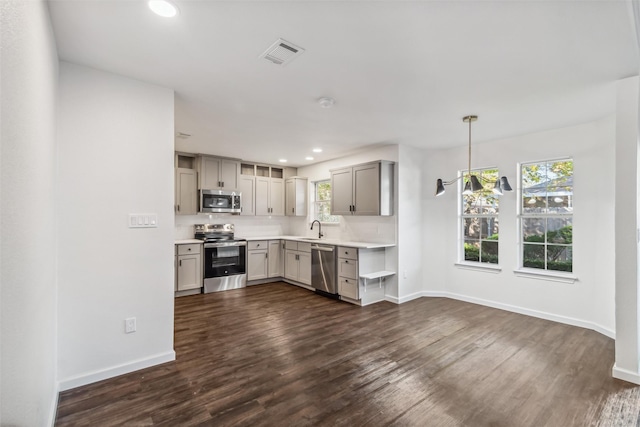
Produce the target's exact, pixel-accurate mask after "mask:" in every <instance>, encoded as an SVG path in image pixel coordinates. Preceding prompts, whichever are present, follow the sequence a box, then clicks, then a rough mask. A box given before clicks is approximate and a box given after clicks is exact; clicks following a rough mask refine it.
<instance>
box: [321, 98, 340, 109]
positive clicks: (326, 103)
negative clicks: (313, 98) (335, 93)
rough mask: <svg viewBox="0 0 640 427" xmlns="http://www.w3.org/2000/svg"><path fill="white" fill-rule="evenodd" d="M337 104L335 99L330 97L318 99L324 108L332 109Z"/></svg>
mask: <svg viewBox="0 0 640 427" xmlns="http://www.w3.org/2000/svg"><path fill="white" fill-rule="evenodd" d="M335 103H336V100H335V99H333V98H329V97H328V96H323V97H322V98H319V99H318V104H320V106H321V107H322V108H331V107H333V104H335Z"/></svg>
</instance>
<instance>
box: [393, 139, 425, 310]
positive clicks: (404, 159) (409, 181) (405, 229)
mask: <svg viewBox="0 0 640 427" xmlns="http://www.w3.org/2000/svg"><path fill="white" fill-rule="evenodd" d="M423 156H424V151H423V150H420V149H417V148H413V147H408V146H404V145H401V146H399V160H398V165H399V167H398V205H399V206H398V246H397V252H398V254H397V257H398V274H397V279H398V298H399V301H398V302H405V301H409V300H411V299H414V298H418V297H420V296H421V295H422V289H423V287H424V284H423V283H422V281H423V280H424V279H425V278H424V277H423V270H422V257H423V255H422V254H423V250H424V246H426V244H428V243H426V242H425V241H424V239H423V231H422V230H423V219H424V216H423V213H422V200H423V186H424V185H425V182H424V178H423V168H424V159H423ZM427 185H428V183H427ZM427 279H428V278H427Z"/></svg>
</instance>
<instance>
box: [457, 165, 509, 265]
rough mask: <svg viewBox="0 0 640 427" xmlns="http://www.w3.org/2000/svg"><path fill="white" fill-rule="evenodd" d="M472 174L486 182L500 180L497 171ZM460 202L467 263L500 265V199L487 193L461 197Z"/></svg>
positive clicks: (482, 171) (463, 247)
mask: <svg viewBox="0 0 640 427" xmlns="http://www.w3.org/2000/svg"><path fill="white" fill-rule="evenodd" d="M471 173H472V174H473V175H476V176H478V178H480V180H481V181H483V180H484V181H485V182H495V181H496V180H497V179H499V176H498V170H497V169H480V170H475V171H471ZM460 188H461V190H460V191H462V187H460ZM461 201H462V209H461V215H460V220H461V221H460V222H461V227H462V236H463V237H462V259H463V260H464V261H466V262H479V263H488V264H497V263H498V196H497V195H496V194H494V193H493V191H492V190H491V189H484V190H482V191H478V192H475V193H473V194H462V195H461Z"/></svg>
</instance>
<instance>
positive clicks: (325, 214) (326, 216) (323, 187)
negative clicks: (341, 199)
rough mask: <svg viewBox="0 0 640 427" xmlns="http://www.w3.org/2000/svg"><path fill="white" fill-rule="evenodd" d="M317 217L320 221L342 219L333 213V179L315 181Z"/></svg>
mask: <svg viewBox="0 0 640 427" xmlns="http://www.w3.org/2000/svg"><path fill="white" fill-rule="evenodd" d="M314 204H315V218H314V219H317V220H319V221H320V222H333V223H338V222H340V219H339V217H338V216H336V215H331V181H329V180H326V181H318V182H316V183H315V202H314Z"/></svg>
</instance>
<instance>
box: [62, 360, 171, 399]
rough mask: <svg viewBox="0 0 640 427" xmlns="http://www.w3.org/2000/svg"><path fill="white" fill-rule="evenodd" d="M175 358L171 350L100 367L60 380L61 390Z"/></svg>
mask: <svg viewBox="0 0 640 427" xmlns="http://www.w3.org/2000/svg"><path fill="white" fill-rule="evenodd" d="M174 360H176V352H175V351H173V350H171V351H168V352H166V353H161V354H156V355H154V356H150V357H146V358H144V359H138V360H134V361H131V362H128V363H123V364H121V365H117V366H113V367H110V368H106V369H100V370H97V371H93V372H88V373H86V374H82V375H77V376H75V377H71V378H67V379H64V380H62V381H60V382H59V390H60V391H65V390H70V389H72V388H76V387H80V386H83V385H87V384H91V383H95V382H97V381H102V380H106V379H108V378H113V377H117V376H118V375H123V374H128V373H129V372H133V371H138V370H140V369H144V368H149V367H151V366H155V365H160V364H161V363H166V362H171V361H174Z"/></svg>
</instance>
